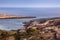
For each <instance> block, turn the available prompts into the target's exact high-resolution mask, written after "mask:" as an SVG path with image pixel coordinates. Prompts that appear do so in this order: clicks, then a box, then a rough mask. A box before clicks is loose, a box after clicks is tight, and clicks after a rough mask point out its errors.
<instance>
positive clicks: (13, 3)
mask: <svg viewBox="0 0 60 40" xmlns="http://www.w3.org/2000/svg"><path fill="white" fill-rule="evenodd" d="M0 7H60V0H0Z"/></svg>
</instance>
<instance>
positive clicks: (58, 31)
mask: <svg viewBox="0 0 60 40" xmlns="http://www.w3.org/2000/svg"><path fill="white" fill-rule="evenodd" d="M24 24H25V25H24V26H25V27H26V28H27V29H29V28H33V29H37V30H40V32H41V33H42V32H43V33H44V35H45V37H46V40H60V17H55V18H42V19H36V20H30V21H27V22H24Z"/></svg>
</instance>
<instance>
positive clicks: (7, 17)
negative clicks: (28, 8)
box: [0, 14, 36, 19]
mask: <svg viewBox="0 0 60 40" xmlns="http://www.w3.org/2000/svg"><path fill="white" fill-rule="evenodd" d="M21 18H36V17H35V16H22V15H13V14H0V19H21Z"/></svg>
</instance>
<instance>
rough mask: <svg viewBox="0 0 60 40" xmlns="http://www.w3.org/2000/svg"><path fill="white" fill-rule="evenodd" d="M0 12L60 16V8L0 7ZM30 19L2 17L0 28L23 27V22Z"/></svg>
mask: <svg viewBox="0 0 60 40" xmlns="http://www.w3.org/2000/svg"><path fill="white" fill-rule="evenodd" d="M0 13H2V14H3V13H6V14H16V15H25V16H36V17H37V18H44V17H60V8H0ZM25 20H29V19H0V29H4V30H11V29H19V28H21V27H23V24H22V22H24V21H25Z"/></svg>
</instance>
